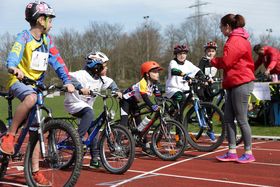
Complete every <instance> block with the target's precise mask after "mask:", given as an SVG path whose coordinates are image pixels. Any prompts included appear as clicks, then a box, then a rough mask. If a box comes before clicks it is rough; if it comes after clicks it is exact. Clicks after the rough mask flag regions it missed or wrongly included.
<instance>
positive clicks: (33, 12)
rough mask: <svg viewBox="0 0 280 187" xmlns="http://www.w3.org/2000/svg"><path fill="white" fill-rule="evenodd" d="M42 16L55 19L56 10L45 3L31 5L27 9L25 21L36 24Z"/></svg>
mask: <svg viewBox="0 0 280 187" xmlns="http://www.w3.org/2000/svg"><path fill="white" fill-rule="evenodd" d="M42 15H45V16H50V17H52V18H54V17H55V13H54V10H53V9H52V8H51V7H50V6H49V5H48V4H47V3H45V2H34V3H29V4H28V5H27V6H26V8H25V20H26V21H28V22H36V21H37V19H38V18H39V17H40V16H42Z"/></svg>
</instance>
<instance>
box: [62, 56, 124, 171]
mask: <svg viewBox="0 0 280 187" xmlns="http://www.w3.org/2000/svg"><path fill="white" fill-rule="evenodd" d="M85 61H86V65H85V68H84V69H83V70H79V71H76V72H70V73H69V74H70V76H71V79H72V82H73V84H74V85H75V88H76V90H78V91H77V92H74V93H66V94H65V100H64V106H65V109H66V110H67V111H68V112H69V113H70V114H72V115H73V116H75V117H78V118H80V123H79V127H78V132H79V135H80V138H81V139H83V137H84V136H85V134H86V133H87V132H88V134H90V133H91V131H92V129H90V125H91V123H92V122H93V121H94V111H93V108H92V106H93V104H94V101H95V98H94V97H92V96H90V91H97V92H99V91H101V90H106V89H111V90H112V91H118V90H119V89H118V86H117V85H116V83H115V82H114V81H113V80H112V79H111V78H109V77H107V76H106V74H107V63H108V61H109V58H108V57H107V56H106V55H105V54H104V53H102V52H91V53H89V54H88V55H87V56H86V60H85ZM79 92H80V93H79ZM117 93H118V95H119V96H120V97H121V93H120V92H117ZM97 140H98V136H95V139H94V141H93V145H91V148H90V154H91V160H90V166H89V167H90V168H99V167H100V166H101V164H100V159H99V151H98V145H97V143H98V141H97Z"/></svg>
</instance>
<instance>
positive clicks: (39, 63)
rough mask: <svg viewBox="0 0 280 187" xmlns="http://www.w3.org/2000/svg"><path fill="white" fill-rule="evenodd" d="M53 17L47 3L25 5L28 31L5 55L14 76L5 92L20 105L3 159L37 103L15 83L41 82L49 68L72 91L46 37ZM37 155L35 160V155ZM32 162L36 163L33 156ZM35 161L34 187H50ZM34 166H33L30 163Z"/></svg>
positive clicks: (5, 142) (27, 89)
mask: <svg viewBox="0 0 280 187" xmlns="http://www.w3.org/2000/svg"><path fill="white" fill-rule="evenodd" d="M54 17H55V13H54V10H53V9H52V8H51V7H50V6H49V5H48V4H47V3H45V2H34V3H33V2H32V3H29V4H28V5H27V6H26V8H25V20H26V21H27V22H29V24H30V29H28V30H24V31H22V32H21V33H19V34H18V36H17V38H16V41H15V43H14V45H13V47H12V49H11V51H10V53H9V55H8V59H7V68H8V70H9V71H10V72H11V70H12V71H13V73H14V75H9V81H8V88H9V92H10V93H12V94H13V95H14V96H15V97H17V98H18V99H19V100H20V101H21V103H20V104H19V105H18V106H17V108H16V111H15V114H14V117H13V121H12V124H11V126H10V128H9V130H8V133H7V135H6V136H4V137H3V138H2V143H1V147H0V149H1V151H2V152H3V153H5V154H7V155H13V154H14V151H15V150H14V145H15V135H16V133H17V129H18V128H19V126H20V124H21V123H22V122H23V120H24V119H25V118H26V117H27V116H28V113H29V112H30V110H31V108H32V107H33V106H34V105H35V104H36V102H37V94H36V91H35V90H34V89H33V88H32V87H31V86H30V85H25V84H23V83H22V82H20V81H19V80H21V79H22V78H23V77H24V76H26V77H28V78H30V79H33V80H35V81H41V82H42V81H43V79H44V77H45V74H46V71H47V67H48V65H51V66H52V68H53V69H54V70H55V72H56V74H57V75H58V77H59V78H60V79H61V80H62V81H63V84H64V85H65V86H66V87H67V90H68V91H69V92H73V91H74V90H75V88H74V86H73V85H72V83H71V79H70V76H69V74H68V69H67V67H66V65H65V63H64V61H63V59H62V58H61V56H60V54H59V51H58V50H57V48H56V46H55V45H54V43H53V40H52V38H51V37H50V35H49V34H48V33H49V31H50V29H51V28H52V20H53V18H54ZM39 149H40V148H39V144H37V146H36V150H35V151H36V152H39ZM37 155H38V156H39V154H37ZM32 159H36V158H35V156H33V158H32ZM36 160H38V163H37V165H36V164H33V165H32V174H33V178H34V180H35V181H36V184H37V185H38V186H51V185H52V184H51V182H50V181H49V180H48V179H47V178H45V176H44V175H43V174H42V172H41V171H39V158H37V159H36ZM34 163H36V162H35V161H34Z"/></svg>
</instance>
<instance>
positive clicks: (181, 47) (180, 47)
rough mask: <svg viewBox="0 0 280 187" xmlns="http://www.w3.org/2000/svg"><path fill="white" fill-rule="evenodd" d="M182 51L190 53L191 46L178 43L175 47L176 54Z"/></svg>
mask: <svg viewBox="0 0 280 187" xmlns="http://www.w3.org/2000/svg"><path fill="white" fill-rule="evenodd" d="M181 52H186V53H188V52H189V47H188V46H187V45H176V46H175V47H174V55H177V54H178V53H181Z"/></svg>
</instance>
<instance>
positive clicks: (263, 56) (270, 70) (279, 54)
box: [254, 44, 280, 79]
mask: <svg viewBox="0 0 280 187" xmlns="http://www.w3.org/2000/svg"><path fill="white" fill-rule="evenodd" d="M254 51H255V53H256V54H258V55H259V57H258V59H257V61H256V62H255V70H257V69H258V67H259V66H260V65H261V64H264V67H265V68H266V70H265V72H264V73H265V75H267V76H268V75H270V74H277V75H278V79H279V78H280V77H279V75H280V51H279V50H278V49H276V48H273V47H270V46H264V45H263V44H258V45H255V46H254Z"/></svg>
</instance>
